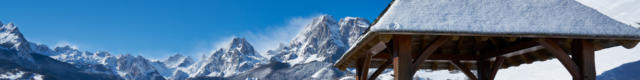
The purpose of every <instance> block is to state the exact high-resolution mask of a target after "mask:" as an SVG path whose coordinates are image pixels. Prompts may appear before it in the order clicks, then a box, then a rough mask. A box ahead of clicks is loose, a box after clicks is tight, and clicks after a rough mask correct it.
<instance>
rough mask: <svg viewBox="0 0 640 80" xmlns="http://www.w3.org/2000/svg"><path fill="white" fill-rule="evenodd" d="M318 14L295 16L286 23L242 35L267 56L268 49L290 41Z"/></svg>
mask: <svg viewBox="0 0 640 80" xmlns="http://www.w3.org/2000/svg"><path fill="white" fill-rule="evenodd" d="M316 16H317V15H312V16H306V17H300V16H299V17H293V18H291V19H289V21H288V22H287V23H286V25H283V26H273V27H267V28H265V29H264V31H261V32H246V33H244V34H242V35H243V36H244V37H245V38H247V40H248V41H249V42H251V44H252V45H253V46H254V48H255V49H256V50H257V51H259V53H261V54H262V55H265V56H266V55H267V54H266V51H267V50H273V49H276V48H277V47H279V46H280V45H281V44H287V43H289V41H290V40H291V39H293V37H295V36H296V35H297V34H298V33H299V32H300V31H301V29H302V28H304V27H305V26H306V25H307V24H309V23H311V21H312V20H313V18H314V17H316Z"/></svg>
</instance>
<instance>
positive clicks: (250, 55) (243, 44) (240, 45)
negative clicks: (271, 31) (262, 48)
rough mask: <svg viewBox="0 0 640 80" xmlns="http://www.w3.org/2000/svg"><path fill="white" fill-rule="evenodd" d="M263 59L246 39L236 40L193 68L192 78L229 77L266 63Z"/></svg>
mask: <svg viewBox="0 0 640 80" xmlns="http://www.w3.org/2000/svg"><path fill="white" fill-rule="evenodd" d="M265 60H266V58H264V57H262V56H261V55H260V54H259V53H258V52H256V51H255V50H254V49H253V46H252V45H251V44H250V43H249V42H248V41H247V40H246V39H244V38H234V39H233V40H232V41H231V43H229V45H227V47H225V48H220V49H218V50H215V51H214V52H212V54H211V56H209V57H208V58H205V59H202V60H200V61H198V62H197V63H195V64H194V65H193V66H191V67H190V68H191V70H190V72H191V74H190V76H191V77H228V76H232V75H235V74H238V73H242V72H245V71H248V70H251V69H253V68H254V67H255V66H256V65H258V64H260V63H264V62H265Z"/></svg>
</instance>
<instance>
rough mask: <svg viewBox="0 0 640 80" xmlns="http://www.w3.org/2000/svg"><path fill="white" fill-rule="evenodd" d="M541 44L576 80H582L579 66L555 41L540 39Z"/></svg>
mask: <svg viewBox="0 0 640 80" xmlns="http://www.w3.org/2000/svg"><path fill="white" fill-rule="evenodd" d="M539 43H540V44H541V45H542V46H544V47H545V49H547V50H548V51H549V52H551V54H553V56H555V57H556V58H558V60H559V61H560V63H562V65H564V67H565V68H566V69H567V70H568V71H569V73H571V76H573V79H574V80H582V79H581V77H580V74H579V73H580V71H579V67H578V65H577V64H576V63H575V62H573V61H572V60H571V57H569V54H568V53H567V52H565V51H564V50H563V49H562V47H560V46H559V45H558V44H557V43H556V42H555V41H554V40H551V39H540V40H539Z"/></svg>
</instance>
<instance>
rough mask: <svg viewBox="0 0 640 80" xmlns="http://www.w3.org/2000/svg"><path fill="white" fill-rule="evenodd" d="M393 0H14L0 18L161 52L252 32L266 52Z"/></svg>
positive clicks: (120, 48)
mask: <svg viewBox="0 0 640 80" xmlns="http://www.w3.org/2000/svg"><path fill="white" fill-rule="evenodd" d="M389 2H391V0H64V1H53V0H8V1H2V9H0V20H1V21H3V22H4V23H7V22H13V23H15V24H16V25H17V26H18V27H19V28H20V30H21V31H22V33H23V34H24V35H25V37H26V38H27V39H28V40H29V41H32V42H35V43H41V44H46V45H49V46H52V47H54V46H59V45H72V46H77V47H78V48H79V49H80V50H86V51H96V50H101V51H109V52H112V53H113V54H123V53H128V54H134V55H143V56H145V57H150V58H156V59H161V58H165V57H166V56H170V55H173V54H175V53H181V54H185V55H192V56H193V55H199V54H203V53H206V54H208V52H210V50H212V49H214V48H216V47H219V46H220V45H224V44H226V43H225V42H228V41H227V40H230V39H231V38H232V37H245V38H247V39H248V40H249V41H250V42H252V44H254V46H256V48H259V50H260V51H264V50H267V49H270V48H273V47H277V44H279V43H287V41H288V40H290V38H291V37H292V36H294V35H295V33H297V32H298V31H297V30H298V29H299V28H301V27H303V25H304V23H305V22H307V21H309V19H311V18H313V17H314V16H317V15H320V14H328V15H333V16H334V18H336V19H339V18H342V17H346V16H354V17H363V18H367V19H369V20H370V21H373V19H375V18H376V17H377V16H378V15H379V14H380V13H381V12H382V10H384V8H385V7H386V6H387V5H388V4H389Z"/></svg>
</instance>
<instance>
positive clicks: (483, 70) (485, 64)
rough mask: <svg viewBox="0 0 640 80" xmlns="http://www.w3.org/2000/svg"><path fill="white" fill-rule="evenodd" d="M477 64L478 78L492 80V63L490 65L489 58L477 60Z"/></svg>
mask: <svg viewBox="0 0 640 80" xmlns="http://www.w3.org/2000/svg"><path fill="white" fill-rule="evenodd" d="M476 65H477V66H478V80H491V77H490V76H491V72H490V71H491V65H489V60H485V59H481V60H477V63H476Z"/></svg>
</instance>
